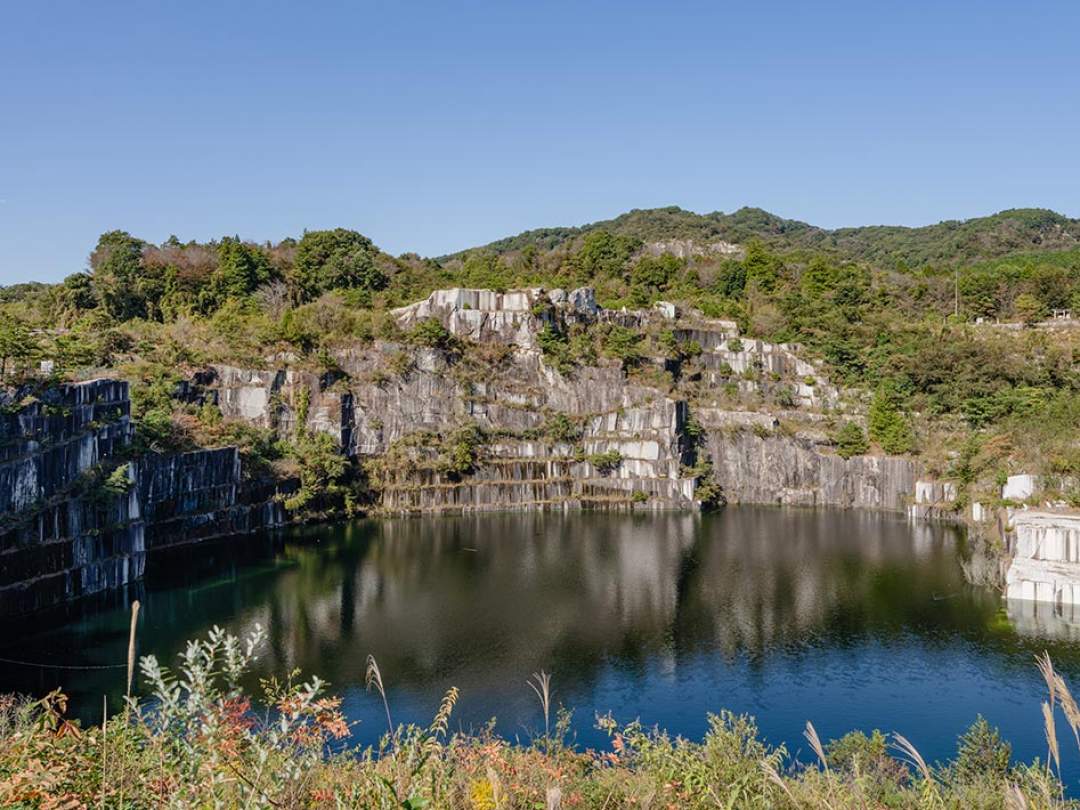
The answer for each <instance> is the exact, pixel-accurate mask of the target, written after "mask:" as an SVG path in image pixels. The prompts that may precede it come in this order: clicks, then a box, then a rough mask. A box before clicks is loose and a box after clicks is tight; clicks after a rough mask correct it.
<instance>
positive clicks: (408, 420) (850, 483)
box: [202, 288, 917, 513]
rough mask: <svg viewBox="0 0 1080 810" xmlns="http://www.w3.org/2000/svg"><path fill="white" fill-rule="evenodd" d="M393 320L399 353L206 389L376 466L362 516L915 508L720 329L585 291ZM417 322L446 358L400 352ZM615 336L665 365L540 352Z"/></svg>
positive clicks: (228, 375) (485, 294) (828, 411)
mask: <svg viewBox="0 0 1080 810" xmlns="http://www.w3.org/2000/svg"><path fill="white" fill-rule="evenodd" d="M393 316H394V318H395V320H396V322H397V326H398V328H399V333H400V334H399V336H398V337H396V338H386V339H380V340H376V341H374V343H372V344H370V345H368V346H365V347H364V348H362V349H361V348H349V349H342V350H340V351H338V352H337V353H335V354H334V356H333V360H334V363H335V364H336V368H335V369H334V370H333V371H332V372H326V373H322V374H315V373H311V372H307V373H304V372H299V371H295V370H292V369H288V368H286V367H280V368H273V369H269V370H262V371H251V370H246V369H239V368H233V367H229V366H220V365H219V366H215V367H213V368H212V369H210V370H209V371H208V372H207V373H206V374H205V375H204V379H203V380H202V385H203V388H204V389H205V390H206V391H208V392H211V394H212V396H213V397H215V399H216V401H217V402H218V404H219V405H220V407H221V409H222V412H223V413H224V414H225V415H226V416H233V417H239V418H242V419H246V420H249V421H251V422H253V423H257V424H260V425H263V426H269V427H276V428H278V429H279V430H280V431H281V432H282V434H283V435H287V434H288V433H289V432H290V431H292V430H295V428H296V425H297V423H298V420H300V419H303V421H304V424H305V426H306V427H307V429H309V430H313V431H322V432H325V433H328V434H330V435H332V436H333V437H334V438H335V439H336V440H337V441H338V442H339V443H340V445H341V446H342V448H343V450H344V452H346V453H347V454H349V455H350V456H352V457H355V458H357V459H359V460H361V461H364V460H375V461H376V462H378V463H376V464H374V465H369V466H370V467H371V469H373V470H374V478H373V483H374V484H375V485H376V487H375V488H376V491H377V492H378V502H377V504H376V508H377V509H378V510H381V511H383V512H389V513H410V512H446V511H470V510H484V509H506V508H568V507H580V506H589V505H594V506H630V505H633V506H635V507H636V508H685V507H690V506H693V505H694V502H695V499H696V495H697V493H698V487H699V485H700V484H701V483H702V482H703V480H704V479H705V478H706V477H710V478H711V481H712V483H713V484H716V485H719V486H720V487H722V489H723V491H724V494H725V496H726V498H727V499H728V500H732V501H743V502H750V503H779V504H798V505H835V506H845V507H862V508H873V509H888V510H903V509H904V508H905V506H906V503H907V501H908V500H909V499H910V497H911V495H912V493H913V492H914V486H915V479H916V477H917V476H916V473H917V466H916V464H915V463H914V462H913V461H912V460H910V459H907V458H897V457H875V456H864V457H856V458H852V459H848V460H844V459H842V458H840V457H839V456H837V455H836V454H835V453H834V452H833V451H832V448H831V446H830V442H829V440H828V438H827V434H826V432H825V431H824V430H823V429H822V427H823V423H824V422H827V421H828V420H829V419H830V418H832V416H833V415H835V414H836V413H837V412H838V409H839V408H840V406H841V393H840V392H839V390H838V389H837V388H836V387H834V386H833V385H831V384H830V382H829V380H828V379H827V378H826V377H825V375H824V374H823V373H822V372H821V371H820V370H819V369H818V368H817V367H816V366H815V365H813V364H812V363H810V362H808V361H806V360H805V359H803V358H802V357H800V356H799V354H798V347H796V346H789V345H786V344H770V343H767V342H765V341H761V340H752V339H747V338H741V337H740V335H739V329H738V327H737V325H736V324H735V323H733V322H731V321H723V320H716V319H710V318H705V317H703V316H702V315H701V314H700V313H695V312H683V311H680V310H678V309H677V308H676V307H675V306H673V305H671V304H663V303H661V304H658V305H657V306H656V307H654V308H652V309H649V310H605V309H602V308H601V307H599V306H598V305H597V303H596V300H595V298H594V296H593V293H592V290H591V289H588V288H583V289H579V290H573V291H569V292H568V291H563V290H550V291H547V290H542V289H527V290H513V291H509V292H505V293H498V292H492V291H489V290H468V289H450V290H438V291H436V292H434V293H432V294H431V295H430V296H429V297H428V298H427V299H425V300H423V301H420V302H418V303H416V304H412V305H410V306H407V307H403V308H401V309H398V310H395V311H394V312H393ZM429 321H435V322H438V323H439V324H440V325H441V326H442V327H443V328H444V329H445V330H446V332H447V333H448V334H449V335H450V336H452V338H453V339H454V341H456V344H455V346H452V347H451V346H438V345H435V346H425V345H417V343H416V342H415V341H410V340H409V337H408V336H409V335H410V333H411V332H412V331H413V330H415V329H416V328H417V327H418V325H422V324H424V323H425V322H429ZM617 327H621V328H627V329H632V330H634V331H635V332H636V333H640V334H644V335H651V336H652V337H654V338H660V337H662V338H663V339H664V340H666V341H667V343H666V344H665V345H666V346H667V348H666V350H665V351H664V352H660V351H658V350H654V351H648V350H645V351H643V356H642V357H640V358H638V362H636V363H635V366H634V367H633V368H627V366H626V364H625V363H621V362H620V361H618V360H617V359H611V358H608V357H604V356H598V357H587V358H586V359H585V360H584V361H581V362H577V363H575V364H573V365H572V366H570V367H566V364H565V363H563V364H560V363H559V362H556V361H555V360H554V359H553V358H552V356H550V354H549V353H548V352H546V351H545V348H544V346H543V342H544V339H545V337H547V336H550V335H552V334H554V335H559V336H563V337H564V338H565V339H569V340H573V339H574V336H575V335H581V334H588V332H587V330H589V329H592V328H596V329H605V328H617ZM643 345H644V344H643ZM648 345H649V346H651V347H654V348H655V341H654V342H652V343H649V344H648ZM301 411H303V413H301ZM463 425H473V426H475V427H476V428H477V429H478V430H479V431H480V433H481V435H482V439H481V440H480V441H478V442H474V444H475V446H473V447H470V460H469V462H468V463H467V464H465V465H464V466H460V465H459V467H460V468H454V466H453V465H449V466H448V465H447V463H446V453H445V452H440V449H442V450H443V451H445V447H444V445H445V444H446V443H447V442H448V441H449V440H450V439H449V437H450V436H451V434H453V433H454V431H455V430H459V429H461V427H462V426H463ZM388 458H389V459H392V460H393V463H390V464H387V463H382V462H383V461H385V460H386V459H388ZM380 460H381V461H380Z"/></svg>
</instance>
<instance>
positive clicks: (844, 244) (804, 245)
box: [454, 206, 1080, 268]
mask: <svg viewBox="0 0 1080 810" xmlns="http://www.w3.org/2000/svg"><path fill="white" fill-rule="evenodd" d="M597 230H606V231H609V232H611V233H612V234H615V235H619V236H628V237H632V238H634V239H640V240H641V241H642V242H646V243H649V242H663V241H669V240H686V239H689V240H693V241H694V242H699V243H702V244H709V243H712V242H729V243H736V244H745V243H746V242H748V241H750V240H752V239H759V240H761V241H762V242H764V243H766V244H767V245H769V246H770V247H773V248H776V249H784V250H798V249H812V250H827V251H830V252H835V253H837V254H839V255H841V256H843V257H845V258H850V259H857V260H861V261H867V262H870V263H872V264H875V265H880V266H889V267H896V266H907V267H911V268H915V267H921V266H925V265H931V264H953V263H958V262H969V261H978V260H983V259H994V258H998V257H1000V256H1005V255H1008V254H1010V253H1017V252H1030V251H1042V250H1047V251H1049V250H1066V249H1069V248H1073V247H1078V246H1080V219H1070V218H1069V217H1066V216H1063V215H1062V214H1058V213H1057V212H1055V211H1051V210H1049V209H1044V208H1014V209H1009V210H1006V211H1001V212H999V213H996V214H991V215H990V216H985V217H975V218H973V219H966V220H946V221H944V222H939V223H937V224H936V225H925V226H920V227H907V226H901V225H867V226H861V227H853V228H836V229H828V228H819V227H817V226H814V225H810V224H809V223H806V222H800V221H799V220H795V219H785V218H783V217H780V216H777V215H776V214H772V213H770V212H768V211H765V210H762V209H761V208H746V207H744V208H740V209H739V210H737V211H735V212H733V213H730V214H725V213H723V212H720V211H714V212H712V213H709V214H696V213H694V212H693V211H686V210H684V209H682V208H679V207H678V206H668V207H666V208H651V209H637V208H636V209H633V210H632V211H628V212H626V213H625V214H620V215H619V216H617V217H615V218H614V219H608V220H601V221H599V222H593V223H590V224H588V225H582V226H578V227H557V228H537V229H534V230H529V231H525V232H523V233H520V234H517V235H516V236H509V237H506V238H504V239H499V240H496V241H495V242H491V243H489V244H487V245H484V246H483V249H486V250H490V251H494V252H495V253H499V254H502V253H511V252H515V251H520V250H523V249H525V248H526V247H528V246H530V245H532V246H534V247H535V248H538V249H540V250H554V249H556V248H559V247H562V246H564V245H569V244H572V243H573V242H574V241H576V240H578V239H580V238H581V237H583V236H585V235H586V234H588V233H589V232H591V231H597ZM467 252H468V251H461V252H460V253H458V254H454V255H461V254H463V253H467Z"/></svg>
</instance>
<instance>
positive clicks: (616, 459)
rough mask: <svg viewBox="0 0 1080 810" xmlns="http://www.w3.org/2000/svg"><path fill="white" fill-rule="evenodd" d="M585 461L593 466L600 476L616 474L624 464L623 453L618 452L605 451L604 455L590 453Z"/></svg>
mask: <svg viewBox="0 0 1080 810" xmlns="http://www.w3.org/2000/svg"><path fill="white" fill-rule="evenodd" d="M585 460H586V461H588V462H589V464H591V465H592V466H593V467H594V468H595V469H596V471H597V472H598V473H600V475H607V474H608V473H611V472H614V471H615V470H616V469H617V468H618V466H619V465H620V464H622V460H623V457H622V453H620V452H619V451H618V450H605V451H604V452H603V453H590V454H589V455H587V456H585Z"/></svg>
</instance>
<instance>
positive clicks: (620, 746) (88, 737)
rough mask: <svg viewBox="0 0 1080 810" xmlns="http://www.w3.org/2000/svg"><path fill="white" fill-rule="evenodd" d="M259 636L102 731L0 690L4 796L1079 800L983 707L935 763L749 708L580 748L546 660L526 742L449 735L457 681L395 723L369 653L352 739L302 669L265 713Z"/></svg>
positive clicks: (435, 802)
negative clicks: (821, 735)
mask: <svg viewBox="0 0 1080 810" xmlns="http://www.w3.org/2000/svg"><path fill="white" fill-rule="evenodd" d="M263 640H264V634H263V632H262V631H261V630H260V629H259V628H258V627H256V629H255V631H254V632H253V633H252V634H251V635H250V636H249V637H248V638H247V639H245V640H243V641H241V640H239V639H237V638H235V637H233V636H230V635H228V634H226V633H224V632H223V631H221V630H219V629H217V628H215V629H214V630H213V631H211V632H210V634H209V636H208V637H207V638H206V639H205V640H199V641H192V642H189V643H188V645H187V648H186V650H185V651H184V652H183V653H182V654H181V656H180V661H179V666H178V667H177V669H176V670H175V671H171V670H169V669H167V668H165V667H163V666H161V665H160V664H159V663H158V662H157V660H156V659H154V658H153V657H148V658H144V659H143V660H142V662H141V671H142V674H143V678H144V681H145V682H146V683H147V684H148V685H149V687H150V691H151V695H150V700H149V701H147V702H139V701H137V700H131V701H130V702H129V705H128V706H127V707H126V708H125V710H124V711H123V713H121V714H117V715H114V716H113V717H111V718H109V719H108V721H107V722H105V723H103V724H102V726H101V727H91V728H87V729H83V728H81V727H80V726H79V725H78V724H75V723H71V722H69V721H67V720H65V719H64V716H63V714H64V710H65V708H66V698H65V697H64V696H63V695H62V694H61V693H59V692H54V693H52V694H50V695H49V696H47V697H46V698H44V699H43V700H40V701H37V702H29V701H19V700H17V699H15V698H12V697H7V698H4V699H2V700H0V806H4V807H25V808H29V807H40V808H71V809H74V808H90V807H102V808H104V807H109V808H119V807H128V808H142V807H255V808H270V807H273V808H309V807H332V808H343V807H348V808H387V809H389V808H398V810H401V809H402V808H405V810H417V809H418V808H422V807H430V808H448V809H449V810H497V809H499V808H505V809H507V810H519V809H520V810H525V809H526V808H528V809H529V810H534V809H539V808H547V809H548V810H556V809H557V808H578V807H580V808H597V809H598V810H599V809H600V808H603V809H604V810H612V809H613V808H643V807H649V808H684V807H685V808H717V807H720V808H817V807H820V808H835V809H837V810H838V809H839V808H1001V810H1012V809H1013V808H1030V809H1031V810H1036V809H1037V808H1038V809H1041V810H1051V809H1053V810H1059V809H1064V808H1077V807H1080V804H1078V803H1077V802H1075V801H1071V800H1067V799H1065V798H1064V797H1063V794H1062V784H1061V781H1060V778H1059V777H1060V767H1061V764H1060V758H1059V756H1058V748H1057V743H1056V736H1055V737H1053V739H1054V740H1055V742H1054V744H1053V745H1052V746H1051V747H1050V757H1051V761H1050V762H1049V763H1042V762H1039V761H1035V762H1033V763H1032V764H1030V765H1011V764H1010V762H1009V756H1010V749H1009V746H1008V745H1007V744H1006V743H1005V742H1003V741H1002V740H1001V739H1000V737H999V736H998V733H997V731H996V730H994V729H992V728H991V727H990V726H989V724H987V723H986V721H985V720H983V719H982V718H979V719H978V720H977V721H976V723H975V724H974V725H973V726H972V727H971V729H970V730H969V731H968V732H966V733H965V734H964V735H963V736H962V737H961V738H960V740H959V746H958V753H957V757H956V759H955V760H953V761H952V762H949V763H945V764H942V765H934V766H930V765H928V764H927V763H925V762H924V761H923V758H922V757H921V756H920V755H919V753H918V751H917V750H916V749H915V748H914V746H912V745H911V744H910V743H909V742H908V741H907V740H906V739H904V738H903V737H901V736H899V735H893V736H892V738H891V739H890V738H888V737H886V736H885V735H883V734H882V733H881V732H880V731H874V732H873V733H871V734H870V735H869V736H868V735H866V734H863V733H862V732H852V733H851V734H847V735H845V736H844V737H842V738H841V739H839V740H836V741H834V742H831V743H828V744H827V745H823V744H822V743H821V742H820V740H819V739H818V737H817V733H816V732H815V731H814V728H813V726H812V725H811V724H809V723H808V724H807V730H806V738H807V742H808V743H809V750H810V751H811V752H813V755H814V756H815V757H816V761H812V762H800V761H798V760H796V759H793V758H792V757H791V756H790V755H789V753H788V752H787V750H786V749H785V748H784V747H782V746H781V747H779V748H777V747H773V746H770V745H769V744H768V743H766V742H764V741H762V740H761V739H760V737H759V735H758V729H757V726H756V724H755V722H754V720H753V719H752V718H750V717H748V716H745V715H737V714H733V713H731V712H727V711H722V712H720V714H718V715H710V717H709V730H708V732H707V734H706V735H705V737H704V739H703V740H702V741H701V742H693V741H689V740H685V739H683V738H681V737H675V738H672V737H671V736H670V735H668V734H667V733H665V732H663V731H660V730H658V729H647V728H644V727H643V726H642V725H641V724H640V723H637V722H635V723H630V724H629V725H620V724H618V723H617V722H616V721H615V720H614V719H612V718H611V717H610V716H606V717H598V718H597V726H598V727H599V728H600V729H602V730H604V731H606V732H607V733H608V735H609V737H610V740H611V745H610V749H609V750H606V751H593V750H585V751H581V750H578V749H577V748H575V747H574V746H572V745H568V744H567V743H566V742H565V741H566V737H567V732H568V729H569V719H570V716H569V713H568V712H566V711H563V710H558V711H557V717H556V720H555V722H554V724H552V723H551V717H550V714H551V692H550V678H549V676H547V675H546V674H544V673H539V674H537V675H536V676H534V678H533V680H532V681H530V683H529V685H530V687H531V688H532V689H533V691H534V692H535V694H536V696H537V697H538V698H539V701H540V703H539V707H540V711H539V713H538V717H541V718H542V720H543V728H544V732H543V733H542V734H540V733H538V734H537V735H536V736H535V737H534V738H533V740H532V742H531V743H530V744H528V745H517V744H513V743H510V742H508V741H507V740H504V739H502V738H501V737H498V736H496V735H495V734H494V733H493V731H492V730H491V728H490V727H488V728H485V729H482V730H480V731H478V732H475V733H471V734H450V733H449V731H448V729H449V725H450V719H451V715H452V712H453V710H454V705H455V703H456V701H457V696H458V695H457V690H456V689H450V690H449V691H448V692H447V694H446V697H445V698H444V699H443V701H442V704H441V705H440V706H439V708H438V711H437V712H436V714H435V717H434V719H433V721H432V723H431V724H430V725H429V726H427V727H425V728H421V727H418V726H413V725H409V726H394V725H393V723H392V720H391V712H390V706H389V704H388V703H387V699H386V692H385V689H384V687H383V679H382V674H381V673H380V671H379V668H378V665H377V664H376V663H375V661H374V659H372V658H370V657H369V659H368V673H367V674H368V677H367V681H368V686H369V688H373V689H374V690H375V691H376V692H377V693H378V697H379V698H381V700H382V702H383V704H384V708H385V710H386V719H387V731H386V733H385V734H384V735H383V737H382V739H381V741H380V742H379V744H378V745H376V746H373V747H369V748H365V749H344V748H342V745H343V742H342V741H344V740H345V739H346V738H347V737H348V736H349V734H350V725H349V723H348V722H347V721H346V719H345V718H344V717H343V716H342V714H341V711H340V701H339V700H338V699H336V698H332V697H328V696H327V695H326V694H325V686H326V684H325V683H323V682H322V681H320V680H319V679H318V678H315V677H312V678H310V679H309V680H306V681H302V680H301V679H300V676H299V673H297V672H293V673H290V674H289V676H288V677H287V678H286V679H285V680H284V681H279V680H277V679H276V678H271V679H269V680H267V681H264V682H263V696H262V703H263V705H264V706H265V707H267V708H265V709H263V710H256V709H255V708H253V702H252V698H251V697H249V696H248V695H246V694H245V693H244V692H243V690H242V689H241V687H240V686H239V682H240V678H241V676H242V675H243V674H244V672H245V671H246V670H247V669H248V668H249V667H250V665H251V663H252V662H253V661H254V660H255V657H256V654H257V651H258V649H259V647H260V645H261V644H262V642H263ZM1039 667H1040V669H1041V670H1042V672H1043V674H1044V676H1046V679H1047V683H1048V684H1050V696H1049V701H1048V702H1047V703H1046V704H1044V713H1045V715H1046V717H1047V718H1051V719H1052V718H1054V717H1056V716H1058V713H1057V711H1056V710H1057V709H1058V708H1060V709H1061V712H1060V714H1061V715H1064V722H1065V723H1066V724H1068V725H1069V727H1070V730H1072V731H1073V732H1074V733H1075V732H1076V730H1077V725H1080V713H1078V712H1077V711H1076V704H1075V702H1074V701H1073V698H1072V695H1071V693H1070V692H1069V690H1068V688H1067V686H1066V685H1065V682H1064V681H1063V680H1062V679H1061V677H1060V676H1059V675H1057V673H1055V672H1054V671H1053V666H1052V664H1051V663H1050V660H1049V658H1048V657H1046V656H1045V655H1044V656H1043V657H1042V658H1040V659H1039ZM1034 720H1035V718H1033V721H1034ZM1046 724H1047V726H1048V727H1049V728H1050V729H1051V731H1052V728H1053V725H1052V722H1051V721H1050V720H1047V721H1046ZM1051 736H1052V735H1050V734H1049V733H1048V739H1050V738H1051ZM1066 736H1068V733H1067V732H1066ZM1055 770H1056V771H1057V774H1055Z"/></svg>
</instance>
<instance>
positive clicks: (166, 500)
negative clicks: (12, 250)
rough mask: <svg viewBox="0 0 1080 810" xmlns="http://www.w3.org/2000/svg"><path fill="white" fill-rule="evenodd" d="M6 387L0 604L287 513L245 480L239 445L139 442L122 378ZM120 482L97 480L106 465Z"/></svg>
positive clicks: (18, 609)
mask: <svg viewBox="0 0 1080 810" xmlns="http://www.w3.org/2000/svg"><path fill="white" fill-rule="evenodd" d="M26 395H27V392H25V391H22V392H14V393H9V394H7V395H6V396H7V397H8V399H7V401H6V404H7V406H8V407H7V409H6V410H5V412H4V416H3V419H2V421H0V431H2V433H0V436H2V440H3V451H2V452H3V456H2V458H3V459H4V460H3V462H0V499H3V500H2V503H3V509H2V510H0V520H2V522H0V615H14V614H21V613H27V612H30V611H33V610H38V609H41V608H45V607H49V606H52V605H56V604H59V603H61V602H64V601H68V600H71V599H75V598H78V597H81V596H87V595H90V594H94V593H99V592H102V591H105V590H108V589H110V588H117V587H120V586H123V585H126V584H129V583H132V582H134V581H136V580H138V579H139V578H140V577H142V575H143V571H144V569H145V565H146V555H147V554H148V553H152V552H153V551H154V550H155V549H158V548H164V547H168V546H174V545H179V544H183V543H192V542H198V541H200V540H204V539H206V538H210V537H220V536H223V535H227V534H234V533H237V532H247V531H252V530H254V529H258V528H268V527H273V526H279V525H281V524H282V523H283V522H284V513H283V510H282V508H281V505H280V504H279V503H277V502H276V501H275V500H274V499H273V498H271V497H269V496H270V495H272V493H266V492H260V491H258V490H253V489H248V488H245V487H243V486H242V478H241V470H240V458H239V454H238V452H237V450H236V448H233V447H226V448H220V449H216V450H198V451H193V452H189V453H181V454H175V455H159V454H147V455H143V456H141V457H139V458H137V459H135V460H133V461H130V462H127V463H126V464H125V465H123V466H116V465H117V463H118V462H117V457H118V455H119V454H121V453H123V452H124V450H125V449H126V448H127V445H128V443H129V441H130V439H131V424H130V402H129V400H128V388H127V383H125V382H119V381H115V380H96V381H92V382H88V383H80V384H73V385H64V386H56V387H53V388H50V389H47V390H45V391H42V392H40V393H39V394H38V398H37V399H36V400H34V401H32V402H30V403H28V404H25V405H23V406H21V407H20V403H21V402H22V401H23V400H24V398H25V397H26ZM112 469H116V470H121V471H122V478H123V479H124V481H125V483H123V484H119V483H118V482H110V486H104V485H103V476H104V473H105V471H107V470H112Z"/></svg>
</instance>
